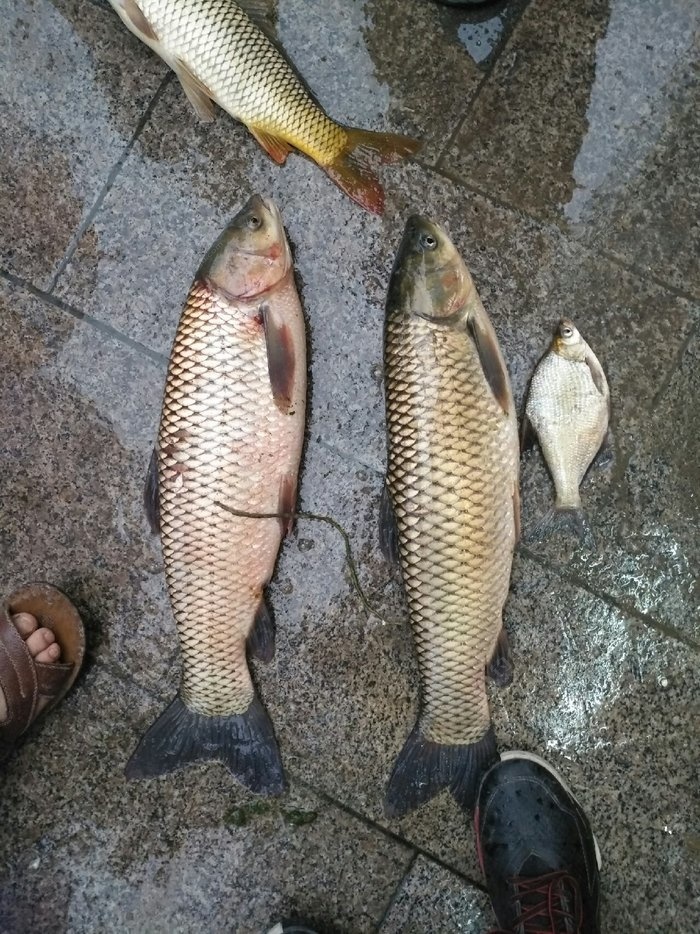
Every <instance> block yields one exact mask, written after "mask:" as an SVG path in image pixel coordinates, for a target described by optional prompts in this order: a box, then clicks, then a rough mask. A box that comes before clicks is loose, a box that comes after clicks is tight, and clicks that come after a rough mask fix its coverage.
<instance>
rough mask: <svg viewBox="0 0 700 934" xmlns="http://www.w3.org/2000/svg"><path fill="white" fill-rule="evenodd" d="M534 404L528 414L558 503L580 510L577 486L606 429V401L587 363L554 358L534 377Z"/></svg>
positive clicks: (530, 404)
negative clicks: (553, 483)
mask: <svg viewBox="0 0 700 934" xmlns="http://www.w3.org/2000/svg"><path fill="white" fill-rule="evenodd" d="M530 400H531V401H530V402H529V408H528V413H527V414H528V417H529V418H530V420H531V422H532V424H533V426H534V427H535V430H536V431H537V433H538V435H539V438H540V444H541V445H542V451H543V453H544V456H545V460H546V461H547V463H548V464H549V465H550V468H551V470H552V475H553V477H554V481H555V484H556V488H557V500H558V502H560V503H562V504H566V505H571V506H578V505H580V495H579V486H580V484H581V481H582V480H583V477H584V475H585V473H586V471H587V469H588V467H589V465H590V463H591V460H592V459H593V457H594V456H595V454H596V453H597V451H598V449H599V448H600V445H601V442H602V440H603V437H604V435H605V430H606V428H607V422H605V421H604V419H602V417H601V412H605V410H606V406H607V399H606V398H605V397H602V396H601V394H600V393H599V392H597V390H596V388H595V386H594V384H593V380H592V379H591V375H590V371H589V369H588V367H587V366H586V365H585V364H584V363H581V362H577V361H574V360H565V359H563V358H562V357H560V356H558V355H557V354H550V355H548V356H547V357H545V358H544V360H542V362H541V363H540V365H539V366H538V368H537V370H536V371H535V373H534V375H533V377H532V383H531V388H530ZM533 400H534V401H533ZM562 438H565V439H566V444H565V445H564V444H562V440H561V439H562Z"/></svg>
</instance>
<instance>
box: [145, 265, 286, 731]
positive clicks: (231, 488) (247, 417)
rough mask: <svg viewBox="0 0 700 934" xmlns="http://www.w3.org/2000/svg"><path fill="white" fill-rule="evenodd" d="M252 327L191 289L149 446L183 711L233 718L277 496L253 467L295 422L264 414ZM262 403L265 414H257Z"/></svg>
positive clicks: (271, 555)
mask: <svg viewBox="0 0 700 934" xmlns="http://www.w3.org/2000/svg"><path fill="white" fill-rule="evenodd" d="M269 385H270V384H269V375H268V362H267V353H266V347H265V340H264V335H262V328H261V325H259V324H256V323H254V322H252V319H251V317H250V315H249V314H247V313H246V311H245V310H244V309H242V308H241V307H239V306H237V305H232V304H229V303H228V302H226V301H224V300H223V299H221V298H220V297H219V296H218V295H217V294H216V293H215V292H213V291H212V290H211V289H210V288H209V287H208V286H207V285H206V284H204V283H202V282H195V284H194V286H193V287H192V289H191V291H190V293H189V296H188V299H187V303H186V305H185V308H184V310H183V313H182V317H181V320H180V325H179V328H178V332H177V335H176V338H175V343H174V345H173V350H172V354H171V362H170V367H169V371H168V379H167V384H166V389H165V397H164V404H163V415H162V419H161V428H160V433H159V439H158V446H159V450H160V452H161V454H160V459H159V488H160V514H161V538H162V543H163V556H164V560H165V569H166V577H167V581H168V589H169V593H170V599H171V604H172V608H173V615H174V617H175V621H176V624H177V627H178V634H179V637H180V643H181V648H182V667H183V680H182V689H181V695H182V698H183V700H184V701H185V703H186V704H187V705H188V706H189V707H190V708H191V709H192V710H195V711H197V712H199V713H203V714H206V715H208V716H214V715H229V714H234V713H241V712H243V711H244V710H246V709H247V707H248V706H249V704H250V702H251V700H252V698H253V694H254V690H253V685H252V682H251V678H250V674H249V672H248V666H247V662H246V657H245V640H246V638H247V636H248V634H249V631H250V629H251V626H252V622H253V619H254V616H255V613H256V610H257V608H258V606H259V603H260V599H261V592H262V586H263V584H264V583H266V581H267V580H268V579H269V577H270V575H271V573H272V567H273V564H274V559H275V557H276V554H277V548H278V546H279V540H280V537H281V532H280V525H279V522H278V521H277V520H275V519H269V520H258V519H245V518H237V517H233V516H231V515H230V514H229V513H227V512H226V511H225V510H224V509H222V508H221V507H220V506H219V505H217V504H218V503H223V504H224V505H226V506H229V507H231V508H234V509H235V508H238V509H242V510H244V511H252V512H255V511H259V512H274V511H276V510H277V509H278V497H279V491H278V488H277V486H276V485H275V484H274V483H273V484H272V485H271V484H270V481H269V477H267V476H265V475H264V474H261V472H260V467H259V466H257V465H259V462H260V458H261V455H264V458H265V460H267V458H269V462H270V463H273V464H279V465H281V468H280V469H281V470H282V471H283V470H284V467H285V465H286V464H287V463H288V462H289V460H290V457H289V449H290V444H291V447H292V448H293V447H294V444H293V442H292V438H291V435H290V432H293V431H295V430H296V429H295V426H294V425H293V424H292V423H293V422H294V419H290V418H289V416H288V415H284V414H282V413H281V412H280V411H279V409H278V408H277V407H276V406H275V405H274V403H273V401H272V397H271V391H270V388H269ZM266 395H267V397H268V399H269V404H265V403H266V401H267V400H266Z"/></svg>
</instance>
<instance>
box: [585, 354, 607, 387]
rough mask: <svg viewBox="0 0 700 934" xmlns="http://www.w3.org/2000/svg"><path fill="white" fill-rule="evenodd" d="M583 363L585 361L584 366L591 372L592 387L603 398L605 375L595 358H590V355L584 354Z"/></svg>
mask: <svg viewBox="0 0 700 934" xmlns="http://www.w3.org/2000/svg"><path fill="white" fill-rule="evenodd" d="M585 361H586V366H587V367H588V369H589V370H590V371H591V378H592V379H593V385H594V386H595V388H596V389H597V390H598V392H599V393H600V394H601V396H604V395H605V385H606V383H607V380H606V379H605V373H603V368H602V366H601V365H600V363H598V361H597V360H596V358H595V357H594V356H592V355H591V354H586V356H585Z"/></svg>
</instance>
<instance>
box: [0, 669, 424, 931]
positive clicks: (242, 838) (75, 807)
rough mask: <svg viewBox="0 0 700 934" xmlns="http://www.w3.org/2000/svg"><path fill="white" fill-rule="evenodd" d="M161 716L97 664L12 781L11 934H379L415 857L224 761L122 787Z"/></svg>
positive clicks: (8, 796)
mask: <svg viewBox="0 0 700 934" xmlns="http://www.w3.org/2000/svg"><path fill="white" fill-rule="evenodd" d="M153 714H154V710H153V701H152V699H151V698H150V697H149V696H148V695H146V694H144V692H143V691H141V690H140V689H139V688H137V687H136V686H135V685H133V684H131V683H128V682H125V681H123V680H121V679H117V678H115V677H114V676H113V675H111V674H110V673H109V672H108V671H106V670H105V669H104V668H103V667H102V666H100V665H98V666H97V667H94V668H93V669H92V670H91V671H89V672H88V674H87V675H86V676H85V677H83V678H82V679H81V681H80V682H79V683H78V685H77V686H76V688H75V690H74V691H73V692H72V693H71V695H70V696H69V697H68V698H67V699H66V700H64V701H63V702H62V704H61V706H60V708H57V709H56V710H55V711H53V712H52V714H51V715H50V716H49V717H47V719H46V720H45V721H44V723H43V725H42V726H41V727H37V729H36V730H35V731H33V733H32V734H31V737H30V738H29V739H27V741H26V742H25V743H24V745H23V747H22V748H21V749H20V750H19V752H18V753H17V754H16V755H15V758H14V759H13V760H12V761H11V763H10V764H9V766H8V767H7V768H6V771H5V772H4V773H3V774H2V775H1V776H0V788H1V795H2V803H3V804H2V806H3V814H4V818H3V828H4V832H3V834H2V837H1V838H0V866H1V867H2V869H1V870H0V926H1V927H2V929H3V930H7V931H10V930H11V931H29V930H37V931H39V930H41V931H43V932H44V931H45V932H46V934H54V932H56V934H64V932H70V934H78V932H93V931H98V930H99V931H105V932H111V931H115V932H116V931H134V932H137V931H138V932H141V931H149V932H154V934H160V932H163V934H165V932H177V934H180V932H182V934H185V932H187V934H189V932H195V931H201V930H207V931H212V932H222V934H223V932H228V931H231V930H236V931H237V932H239V931H240V932H241V934H262V932H264V931H266V930H267V929H268V928H269V927H270V926H272V924H274V923H275V921H277V920H279V919H280V918H281V917H284V916H287V915H289V914H293V913H300V912H304V913H305V914H306V915H307V916H309V917H311V918H312V919H314V921H315V922H316V923H317V924H318V925H319V929H320V930H323V931H325V932H348V934H356V932H370V931H372V930H374V929H375V927H376V924H377V922H378V920H379V918H380V917H381V913H382V912H383V910H384V907H385V905H386V904H387V903H388V901H389V898H390V896H391V893H392V892H393V891H394V890H395V888H396V886H397V885H398V884H399V882H400V880H401V877H402V875H403V873H404V871H405V867H406V866H407V864H408V860H409V858H410V851H409V850H408V848H406V847H404V846H402V845H401V844H399V843H396V842H394V841H392V840H389V839H388V838H387V837H386V836H384V835H383V834H380V833H378V832H377V831H375V830H372V829H371V828H369V827H366V826H363V825H361V824H358V823H357V822H355V821H352V820H351V819H349V818H348V817H347V816H346V815H345V814H344V813H343V812H342V811H338V810H337V809H335V808H333V807H331V806H329V805H328V804H327V803H325V802H323V801H321V800H320V799H318V798H317V797H315V796H314V795H313V794H311V793H310V792H308V791H301V790H298V789H294V788H293V789H292V790H291V791H290V792H288V793H287V794H286V795H285V796H284V797H283V798H281V799H279V800H276V801H274V802H269V803H267V802H261V801H260V800H259V799H254V798H253V796H251V795H250V794H248V793H246V792H244V791H243V790H242V789H241V788H240V787H239V786H238V785H236V783H235V782H233V781H232V780H231V777H230V775H228V773H227V772H226V771H225V770H224V769H223V768H221V766H219V765H218V764H210V765H205V766H200V767H197V768H191V769H189V770H187V771H185V772H181V773H179V774H175V775H172V776H168V777H166V778H163V779H158V780H153V781H150V782H126V781H125V779H124V777H123V765H124V762H125V760H126V758H127V756H128V755H129V753H130V751H131V749H132V748H133V744H134V742H135V738H136V737H137V735H138V733H139V732H140V731H141V730H142V729H143V728H144V727H145V725H146V723H147V722H149V721H150V719H151V718H152V716H153ZM350 876H352V879H353V884H352V886H349V885H347V884H346V883H347V879H348V877H350Z"/></svg>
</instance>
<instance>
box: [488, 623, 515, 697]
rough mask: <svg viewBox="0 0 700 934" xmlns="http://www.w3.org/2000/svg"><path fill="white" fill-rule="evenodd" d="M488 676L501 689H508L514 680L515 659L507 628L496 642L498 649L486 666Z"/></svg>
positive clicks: (501, 632) (503, 629) (500, 633)
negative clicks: (511, 651) (511, 650)
mask: <svg viewBox="0 0 700 934" xmlns="http://www.w3.org/2000/svg"><path fill="white" fill-rule="evenodd" d="M486 674H487V675H488V677H489V678H490V679H491V680H492V681H493V683H494V684H496V685H497V686H498V687H499V688H504V687H507V686H508V685H509V684H510V683H511V682H512V680H513V658H512V656H511V654H510V644H509V642H508V634H507V632H506V630H505V626H504V627H503V628H502V629H501V631H500V632H499V634H498V639H497V640H496V648H495V649H494V651H493V655H492V656H491V660H490V662H489V663H488V665H487V666H486Z"/></svg>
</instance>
